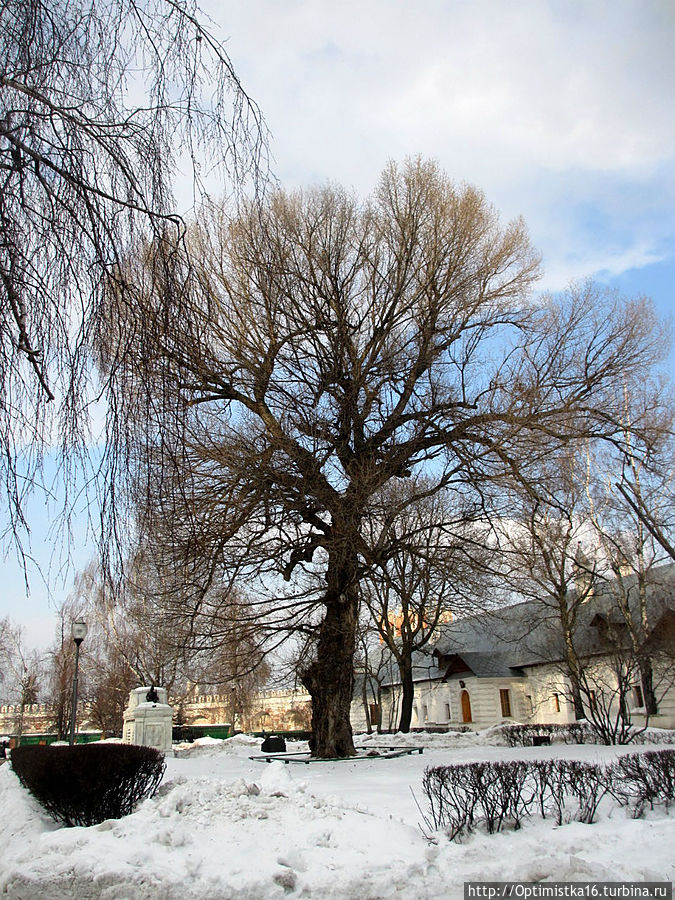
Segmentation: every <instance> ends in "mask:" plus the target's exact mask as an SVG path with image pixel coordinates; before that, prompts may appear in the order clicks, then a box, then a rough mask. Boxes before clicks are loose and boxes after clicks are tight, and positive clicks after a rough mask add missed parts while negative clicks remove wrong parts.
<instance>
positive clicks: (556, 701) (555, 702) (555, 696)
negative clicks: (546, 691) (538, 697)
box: [553, 694, 560, 712]
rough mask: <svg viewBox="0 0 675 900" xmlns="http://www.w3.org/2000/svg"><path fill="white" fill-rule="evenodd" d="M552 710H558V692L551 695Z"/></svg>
mask: <svg viewBox="0 0 675 900" xmlns="http://www.w3.org/2000/svg"><path fill="white" fill-rule="evenodd" d="M553 712H560V694H554V695H553Z"/></svg>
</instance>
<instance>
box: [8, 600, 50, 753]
mask: <svg viewBox="0 0 675 900" xmlns="http://www.w3.org/2000/svg"><path fill="white" fill-rule="evenodd" d="M41 678H42V664H41V659H40V656H39V654H38V653H37V652H36V651H34V650H29V649H28V648H27V647H26V643H25V636H24V629H23V628H22V627H21V626H20V625H17V624H15V623H13V622H12V621H11V619H9V618H8V617H5V618H3V619H0V691H1V696H2V702H3V703H7V704H12V705H14V706H15V707H17V708H18V711H17V713H16V715H15V718H14V732H15V734H16V736H17V737H19V738H20V737H21V735H22V734H23V726H24V716H25V711H26V707H27V706H30V705H31V704H33V703H37V702H38V699H39V691H40V681H41Z"/></svg>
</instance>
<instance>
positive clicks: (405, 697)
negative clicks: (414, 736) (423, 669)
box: [398, 655, 415, 734]
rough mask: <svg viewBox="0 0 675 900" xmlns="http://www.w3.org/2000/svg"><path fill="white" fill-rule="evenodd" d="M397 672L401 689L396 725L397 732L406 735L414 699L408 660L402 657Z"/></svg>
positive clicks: (410, 666)
mask: <svg viewBox="0 0 675 900" xmlns="http://www.w3.org/2000/svg"><path fill="white" fill-rule="evenodd" d="M399 671H400V673H401V687H402V688H403V691H402V697H401V718H400V719H399V723H398V730H399V731H402V732H403V733H404V734H407V733H408V732H409V731H410V721H411V719H412V707H413V700H414V699H415V685H414V682H413V673H412V665H411V664H410V658H409V657H406V656H405V655H404V657H403V658H402V659H401V661H400V662H399Z"/></svg>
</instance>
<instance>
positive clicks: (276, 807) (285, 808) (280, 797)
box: [0, 734, 675, 900]
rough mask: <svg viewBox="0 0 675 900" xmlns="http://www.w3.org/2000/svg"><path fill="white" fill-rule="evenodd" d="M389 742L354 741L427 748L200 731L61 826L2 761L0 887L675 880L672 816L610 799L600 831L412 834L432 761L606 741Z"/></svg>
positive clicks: (453, 891)
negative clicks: (126, 799)
mask: <svg viewBox="0 0 675 900" xmlns="http://www.w3.org/2000/svg"><path fill="white" fill-rule="evenodd" d="M486 737H487V736H485V735H484V736H483V738H482V740H483V741H485V738H486ZM383 738H384V736H382V735H372V736H363V737H362V738H359V740H358V743H359V744H360V745H361V746H363V747H364V748H365V747H368V746H373V745H380V746H381V745H383V744H386V745H387V746H401V745H406V746H424V748H425V749H424V754H423V755H418V754H414V755H411V756H404V757H399V758H396V759H390V760H383V759H377V758H374V759H365V760H363V759H362V760H358V761H353V760H350V761H344V762H330V763H319V762H316V763H311V764H310V765H302V764H297V763H296V764H290V765H284V764H283V763H281V762H274V763H271V764H268V763H264V762H259V761H255V760H251V759H249V756H256V755H258V754H259V746H260V741H259V739H251V738H247V737H246V736H238V737H237V738H236V739H232V740H230V741H214V740H213V739H201V740H200V741H199V742H198V743H197V744H196V745H194V746H193V745H191V746H190V747H189V748H184V749H180V748H179V755H178V756H177V757H176V758H174V759H168V760H167V763H168V767H167V775H166V777H165V781H164V783H163V785H162V786H161V788H160V790H159V792H158V794H157V795H156V796H155V797H154V798H152V799H151V800H147V801H146V802H145V803H143V804H141V806H140V807H139V808H138V809H137V811H136V812H135V813H134V814H133V815H131V816H127V817H126V818H124V819H120V820H118V821H108V822H103V823H102V824H101V825H98V826H94V827H92V828H70V829H67V828H59V827H57V826H56V825H55V824H54V823H53V822H51V820H49V819H48V818H47V817H46V815H45V814H44V813H43V812H42V811H41V809H40V807H39V806H38V805H37V804H36V803H35V801H33V800H32V798H31V797H30V795H28V794H27V793H26V792H25V791H24V790H23V789H22V788H21V786H20V785H19V784H18V782H17V779H16V777H15V776H14V774H13V773H12V771H11V769H10V767H9V766H8V765H4V766H2V767H0V808H2V810H3V813H4V816H3V825H4V835H3V846H2V861H1V862H0V894H2V896H3V897H8V898H14V900H19V898H22V900H23V898H33V897H35V898H37V897H40V898H52V897H53V898H56V897H59V898H73V900H75V898H77V900H88V898H97V900H122V898H129V900H146V898H153V900H154V898H157V900H160V898H161V900H164V898H167V900H174V898H176V900H178V898H181V900H192V898H195V900H196V898H197V897H199V898H205V897H206V898H209V900H219V898H234V900H244V898H250V900H254V898H255V900H264V898H268V897H269V898H276V897H282V896H287V895H289V894H290V895H297V896H303V897H317V898H324V897H325V898H329V900H330V898H335V900H338V898H344V900H346V898H364V900H366V898H372V900H375V898H383V900H385V898H406V900H425V898H432V897H434V898H436V897H438V896H444V897H450V898H459V897H462V896H463V883H464V881H468V880H505V879H506V880H508V879H517V880H542V879H551V880H560V881H570V880H650V881H663V880H671V881H672V880H675V854H673V847H675V816H672V815H671V816H670V817H667V816H666V815H665V814H664V813H663V812H654V813H650V814H649V816H648V817H647V818H646V819H645V820H638V821H635V820H632V819H630V818H628V817H627V816H626V814H625V812H624V810H622V809H619V808H618V807H613V806H612V805H611V804H609V803H608V804H606V806H605V807H603V809H602V811H601V820H600V822H598V824H596V825H591V826H589V825H581V824H578V823H570V824H567V825H564V826H562V827H560V828H555V827H554V826H553V825H552V824H551V823H550V822H542V821H540V820H537V819H532V820H529V821H528V822H527V823H526V825H525V827H524V828H523V829H522V830H521V831H518V832H506V833H501V834H497V835H493V836H488V835H485V834H480V833H479V834H475V835H473V836H472V837H470V838H469V839H467V840H466V841H465V842H464V843H463V844H455V843H450V842H448V841H447V840H446V839H445V838H443V837H442V836H441V837H439V838H437V840H436V843H430V842H429V841H427V840H425V838H424V836H423V834H422V832H421V830H420V827H419V825H418V823H419V822H420V821H421V815H420V813H419V810H418V809H417V807H416V801H417V802H419V803H420V804H421V805H423V795H422V792H421V778H422V773H423V770H424V768H425V766H427V765H441V764H449V763H452V762H460V761H465V760H466V759H467V758H490V759H495V758H500V759H513V758H518V757H522V756H523V755H527V756H528V757H530V756H531V755H532V754H536V755H538V756H546V755H548V754H550V755H554V754H557V755H560V754H561V753H563V752H564V753H565V755H572V752H573V751H575V755H577V756H578V757H579V758H586V759H591V758H592V759H603V758H604V759H608V758H611V757H612V755H614V754H615V753H616V752H620V751H618V750H616V749H614V748H607V747H597V746H582V747H574V748H573V747H545V748H526V749H525V750H524V749H523V748H517V749H509V748H502V747H495V746H491V747H488V746H485V744H484V743H483V744H481V743H480V742H479V741H480V740H481V738H480V737H479V738H477V737H476V735H472V734H443V735H393V736H392V735H388V736H386V738H385V739H384V740H383ZM488 739H489V738H488ZM289 749H290V748H289ZM628 749H631V748H628ZM413 792H414V794H415V796H413Z"/></svg>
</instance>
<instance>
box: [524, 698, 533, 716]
mask: <svg viewBox="0 0 675 900" xmlns="http://www.w3.org/2000/svg"><path fill="white" fill-rule="evenodd" d="M525 703H526V704H527V713H528V715H530V716H531V715H532V714H533V713H534V703H533V702H532V697H531V696H530V694H527V695H526V696H525Z"/></svg>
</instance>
